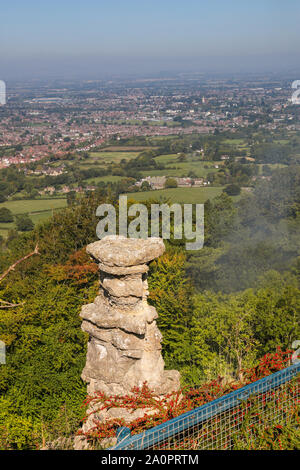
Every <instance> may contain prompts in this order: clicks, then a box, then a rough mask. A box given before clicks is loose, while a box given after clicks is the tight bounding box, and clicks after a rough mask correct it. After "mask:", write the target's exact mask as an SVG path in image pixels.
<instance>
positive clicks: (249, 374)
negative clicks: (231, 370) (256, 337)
mask: <svg viewBox="0 0 300 470" xmlns="http://www.w3.org/2000/svg"><path fill="white" fill-rule="evenodd" d="M290 360H291V351H282V350H281V349H280V348H278V349H277V352H276V353H275V354H267V355H265V356H264V357H263V358H262V359H261V360H260V361H259V363H258V364H257V366H256V367H252V368H250V369H245V370H243V381H242V382H241V381H235V382H227V381H226V380H225V379H224V377H218V378H217V379H215V380H213V381H211V382H208V383H204V384H202V385H201V386H197V387H192V388H191V387H185V388H183V389H181V390H179V391H177V392H172V393H169V394H167V395H165V396H163V397H162V396H157V395H155V394H154V393H153V392H152V391H151V390H149V388H148V387H147V384H146V383H144V384H143V386H142V387H141V388H138V387H136V388H134V389H132V391H131V393H130V394H128V395H125V396H122V397H116V396H107V395H105V394H104V393H101V392H98V393H97V394H96V396H93V397H87V399H86V400H85V401H84V406H85V407H86V408H87V407H89V406H90V405H92V409H93V411H92V412H90V413H89V415H86V416H85V418H84V421H85V420H86V419H87V417H88V416H89V417H90V415H92V416H94V427H93V428H92V429H90V431H89V432H87V433H83V432H82V431H79V434H80V435H84V436H85V437H86V438H87V440H88V442H89V445H90V446H91V448H98V446H99V445H100V446H101V442H102V440H103V439H106V438H113V437H116V431H117V429H118V428H119V427H122V426H126V427H128V428H129V429H130V430H131V435H135V434H139V433H142V432H143V431H146V430H148V429H150V428H152V427H154V426H157V425H159V424H162V423H165V422H167V421H168V420H170V419H173V418H176V417H178V416H180V415H182V414H183V413H186V412H188V411H191V410H193V409H195V408H197V407H199V406H201V405H204V404H205V403H208V402H210V401H213V400H215V399H217V398H219V397H221V396H223V395H226V394H228V393H230V392H232V391H234V390H238V389H239V388H241V387H243V386H245V385H247V384H250V383H252V382H254V381H256V380H259V379H261V378H264V377H267V376H268V375H270V374H272V373H274V372H277V371H279V370H281V369H283V368H284V367H286V366H287V365H289V364H290ZM295 380H296V381H298V382H299V380H300V377H298V378H296V379H295ZM298 385H299V384H298ZM295 387H297V384H296V383H292V384H291V385H290V387H289V389H288V391H284V392H283V394H284V393H291V394H293V393H295ZM279 398H280V397H279ZM281 398H282V399H284V398H285V400H286V402H287V399H286V397H281ZM261 402H263V397H260V398H259V399H257V398H256V397H255V396H253V397H250V398H249V399H248V400H247V401H245V402H242V403H241V405H240V407H239V409H238V410H236V409H234V410H232V411H229V415H230V416H231V415H232V416H233V415H234V414H235V415H236V416H239V419H240V429H239V431H238V432H236V433H233V434H232V435H231V434H230V433H227V440H226V433H225V428H224V433H223V439H222V440H221V441H220V442H218V441H217V439H216V440H215V441H214V442H211V443H210V444H211V448H214V449H218V448H219V449H226V448H229V447H233V448H234V449H249V450H251V449H252V450H259V449H278V450H280V449H284V448H286V449H297V448H299V447H300V440H299V427H298V426H299V405H298V406H297V404H295V408H294V409H293V410H291V413H290V415H289V419H288V423H287V425H286V426H282V424H280V423H281V422H280V419H278V422H276V420H275V421H274V422H272V423H269V422H267V421H266V422H265V423H264V422H263V421H262V420H264V415H263V411H264V410H263V408H262V405H261ZM265 406H268V405H267V402H266V404H265ZM113 408H118V409H123V410H124V411H125V412H127V414H128V412H129V413H134V412H135V411H136V410H138V409H143V410H145V415H144V416H142V417H139V418H137V419H134V420H132V421H130V422H128V421H127V420H126V418H118V419H116V418H112V417H109V416H108V417H107V418H106V420H105V422H100V421H99V420H98V419H97V413H99V412H103V411H104V410H106V411H108V412H109V410H110V409H113ZM89 409H90V408H89ZM232 416H231V418H232ZM216 419H217V418H216ZM229 419H230V418H229ZM232 419H233V418H232ZM212 420H213V419H212ZM227 424H228V423H227ZM206 426H207V429H206ZM220 426H222V422H221V421H220ZM223 426H226V422H224V424H223ZM209 429H210V428H209V424H205V423H204V424H203V426H202V429H201V431H199V434H198V436H197V438H195V437H193V436H191V437H187V438H184V437H181V438H180V439H181V441H180V442H178V443H177V446H178V449H180V450H182V449H191V448H194V449H197V445H198V446H199V445H200V443H201V432H202V434H203V438H204V437H205V439H204V440H207V435H206V433H207V432H209ZM218 434H219V433H218ZM220 435H221V433H220ZM208 438H209V435H208ZM272 438H273V441H272ZM211 439H213V436H212V437H211ZM175 441H176V440H175ZM194 441H195V442H194ZM196 441H197V442H196ZM206 443H207V442H206ZM174 445H175V444H174V443H173V444H172V446H171V448H172V449H173V446H174ZM285 445H286V447H285ZM158 448H159V449H161V447H158ZM165 448H166V449H168V444H166V447H165ZM200 448H201V447H200Z"/></svg>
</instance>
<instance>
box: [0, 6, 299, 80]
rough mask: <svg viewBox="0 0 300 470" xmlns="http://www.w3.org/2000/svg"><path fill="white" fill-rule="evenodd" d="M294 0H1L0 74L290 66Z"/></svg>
mask: <svg viewBox="0 0 300 470" xmlns="http://www.w3.org/2000/svg"><path fill="white" fill-rule="evenodd" d="M299 20H300V2H299V0H180V1H179V0H160V1H158V0H139V1H137V0H122V1H121V0H97V1H96V0H84V1H81V0H80V1H79V0H59V1H58V0H51V1H48V0H42V1H41V0H39V1H37V0H10V1H8V0H0V78H4V79H5V78H6V77H9V78H16V79H17V78H21V77H22V76H24V77H37V78H39V77H47V76H49V77H61V78H63V77H67V78H84V77H85V78H97V77H99V78H101V77H105V76H109V75H110V74H121V75H122V74H124V75H126V74H137V75H145V74H148V75H149V74H154V75H155V74H159V73H164V72H184V71H187V72H193V71H195V72H226V73H228V72H234V73H236V72H251V71H253V72H256V71H278V70H282V71H285V70H286V71H287V70H294V69H297V68H299V65H300V60H299V59H300V48H299V44H300V28H299Z"/></svg>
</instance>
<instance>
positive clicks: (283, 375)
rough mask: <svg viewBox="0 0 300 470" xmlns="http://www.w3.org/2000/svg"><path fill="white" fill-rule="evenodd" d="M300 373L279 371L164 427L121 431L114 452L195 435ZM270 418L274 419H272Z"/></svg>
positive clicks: (293, 369) (296, 368) (297, 368)
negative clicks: (213, 421) (204, 427)
mask: <svg viewBox="0 0 300 470" xmlns="http://www.w3.org/2000/svg"><path fill="white" fill-rule="evenodd" d="M298 373H300V364H293V365H291V366H289V367H287V368H285V369H283V370H280V371H279V372H275V373H274V374H271V375H269V376H267V377H265V378H263V379H260V380H257V381H256V382H253V383H251V384H249V385H246V386H245V387H242V388H240V389H238V390H235V391H234V392H231V393H228V394H227V395H224V396H222V397H220V398H217V399H216V400H213V401H211V402H209V403H206V404H205V405H202V406H200V407H198V408H195V409H194V410H191V411H188V412H187V413H184V414H182V415H180V416H178V417H177V418H173V419H171V420H169V421H167V422H165V423H163V424H160V425H158V426H155V427H154V428H151V429H149V430H147V431H144V432H143V433H141V434H137V435H134V436H130V434H129V433H130V430H128V429H127V428H122V433H120V434H119V438H118V442H117V444H116V445H115V446H114V447H113V448H111V449H114V450H142V449H149V448H153V447H156V448H157V446H159V444H160V443H162V442H165V441H166V440H168V439H170V438H174V437H175V436H176V435H177V436H178V435H183V434H184V433H188V432H189V430H191V434H192V430H195V429H197V430H199V429H200V428H201V426H202V424H203V423H205V422H208V420H211V419H212V418H214V417H216V416H225V414H226V411H228V410H231V409H235V408H236V407H238V406H239V405H241V402H244V401H245V400H247V399H248V398H250V396H255V395H257V396H261V394H265V393H266V392H271V391H274V390H279V389H280V387H281V386H283V385H284V384H287V383H289V382H290V381H291V380H292V379H293V378H294V377H295V376H296V375H297V374H298ZM273 395H274V392H273ZM291 405H292V403H291ZM274 417H275V410H274ZM270 419H271V420H272V416H271V417H270ZM230 426H231V428H234V426H233V425H232V422H230ZM126 429H127V431H126Z"/></svg>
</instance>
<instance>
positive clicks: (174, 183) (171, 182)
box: [165, 178, 178, 188]
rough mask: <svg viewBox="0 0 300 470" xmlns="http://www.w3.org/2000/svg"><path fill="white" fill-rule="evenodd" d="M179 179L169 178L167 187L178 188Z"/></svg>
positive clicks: (166, 183)
mask: <svg viewBox="0 0 300 470" xmlns="http://www.w3.org/2000/svg"><path fill="white" fill-rule="evenodd" d="M177 186H178V185H177V181H176V180H175V178H167V179H166V182H165V188H177Z"/></svg>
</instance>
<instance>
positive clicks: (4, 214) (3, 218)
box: [0, 207, 14, 223]
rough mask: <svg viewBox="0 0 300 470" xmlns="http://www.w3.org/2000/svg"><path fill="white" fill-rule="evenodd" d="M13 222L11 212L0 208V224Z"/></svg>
mask: <svg viewBox="0 0 300 470" xmlns="http://www.w3.org/2000/svg"><path fill="white" fill-rule="evenodd" d="M13 221H14V217H13V215H12V213H11V211H10V210H9V209H7V208H6V207H1V209H0V222H5V223H9V222H13Z"/></svg>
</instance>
